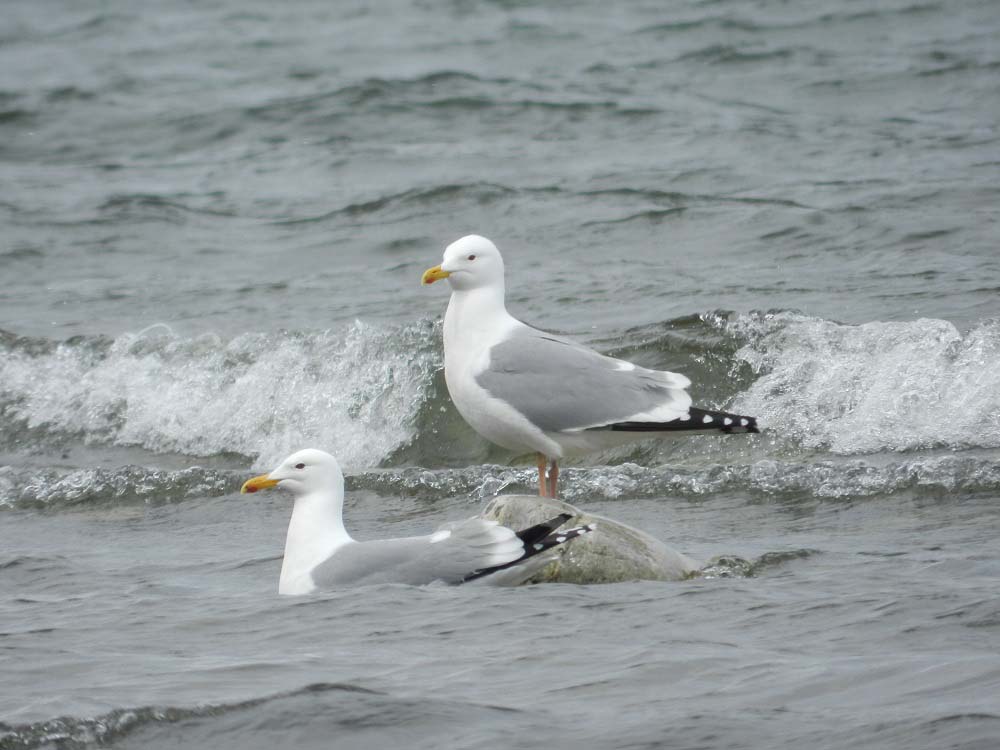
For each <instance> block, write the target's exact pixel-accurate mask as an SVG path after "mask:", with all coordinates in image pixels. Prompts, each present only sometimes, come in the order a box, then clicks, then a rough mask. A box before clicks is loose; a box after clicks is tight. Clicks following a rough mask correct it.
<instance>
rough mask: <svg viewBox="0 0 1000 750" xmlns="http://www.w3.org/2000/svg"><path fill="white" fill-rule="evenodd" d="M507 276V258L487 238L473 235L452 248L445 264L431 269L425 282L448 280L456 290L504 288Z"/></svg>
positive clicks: (425, 276)
mask: <svg viewBox="0 0 1000 750" xmlns="http://www.w3.org/2000/svg"><path fill="white" fill-rule="evenodd" d="M503 273H504V271H503V258H502V257H500V251H499V250H497V246H496V245H494V244H493V243H492V242H490V241H489V240H488V239H486V238H485V237H480V236H479V235H478V234H470V235H467V236H465V237H462V239H460V240H455V241H454V242H452V243H451V244H450V245H448V247H446V248H445V249H444V260H443V261H442V263H441V265H440V266H434V268H428V269H427V270H426V271H424V275H423V278H422V279H421V280H422V282H423V283H424V284H433V283H434V282H435V281H438V280H440V279H448V283H449V284H451V288H452V289H454V290H456V291H465V290H467V289H478V288H479V287H485V286H499V287H500V288H501V289H502V288H503Z"/></svg>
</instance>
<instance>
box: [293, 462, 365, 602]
mask: <svg viewBox="0 0 1000 750" xmlns="http://www.w3.org/2000/svg"><path fill="white" fill-rule="evenodd" d="M343 511H344V487H343V482H341V483H340V485H339V486H337V487H336V488H335V489H333V490H319V491H316V492H310V493H309V494H306V495H300V496H298V497H297V498H295V507H294V508H293V509H292V518H291V520H290V521H289V522H288V534H287V536H286V537H285V559H284V560H283V561H282V563H281V578H280V580H279V581H278V593H279V594H308V593H309V592H310V591H312V590H313V589H315V584H314V583H313V580H312V576H311V575H310V572H311V571H312V569H313V568H314V567H316V566H317V565H318V564H319V563H321V562H323V561H324V560H326V559H327V558H328V557H330V555H332V554H333V553H334V552H336V551H337V549H339V548H340V547H342V546H343V545H345V544H347V543H348V542H350V541H352V539H351V537H350V535H349V534H348V533H347V530H346V529H345V528H344V516H343Z"/></svg>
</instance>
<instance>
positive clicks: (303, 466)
mask: <svg viewBox="0 0 1000 750" xmlns="http://www.w3.org/2000/svg"><path fill="white" fill-rule="evenodd" d="M343 486H344V475H343V473H342V472H341V471H340V464H338V463H337V459H335V458H334V457H333V456H331V455H330V454H329V453H326V452H324V451H320V450H316V449H315V448H306V449H305V450H301V451H296V452H295V453H293V454H292V455H290V456H289V457H288V458H286V459H285V460H284V461H282V462H281V463H280V464H279V465H278V467H277V468H276V469H275V470H274V471H272V472H270V473H268V474H261V475H260V476H259V477H254V478H253V479H248V480H247V481H246V482H244V483H243V487H242V489H240V492H242V493H246V492H257V490H266V489H270V488H271V487H281V488H282V489H286V490H290V491H291V492H292V493H293V494H295V495H296V496H297V495H307V494H309V493H311V492H316V491H319V490H333V491H338V490H339V491H341V492H342V491H343Z"/></svg>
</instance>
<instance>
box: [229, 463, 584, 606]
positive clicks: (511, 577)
mask: <svg viewBox="0 0 1000 750" xmlns="http://www.w3.org/2000/svg"><path fill="white" fill-rule="evenodd" d="M272 487H280V488H282V489H285V490H289V491H290V492H291V493H292V495H293V496H294V505H293V507H292V517H291V519H290V520H289V523H288V532H287V534H286V537H285V554H284V558H283V559H282V563H281V575H280V578H279V580H278V593H279V594H287V595H298V594H309V593H312V592H314V591H317V590H319V589H324V588H333V587H336V586H342V585H352V584H367V583H408V584H412V585H422V584H425V583H431V582H433V581H444V582H446V583H464V582H466V581H472V580H478V579H482V580H484V581H488V582H493V583H502V584H516V583H521V582H523V581H524V580H527V579H528V578H530V577H531V575H532V574H533V573H534V572H535V571H536V570H538V568H539V567H541V566H542V565H544V564H545V563H547V562H548V561H549V559H550V558H549V557H548V556H546V555H545V554H543V553H545V552H547V551H548V550H550V549H551V548H552V547H555V546H558V545H560V544H563V543H565V542H567V541H569V540H570V539H573V538H575V537H577V536H580V535H582V534H586V533H589V532H590V531H593V526H583V527H577V528H573V529H564V530H562V531H559V532H556V529H558V528H559V526H561V525H562V524H564V523H565V522H566V521H567V520H568V519H569V517H570V516H568V515H561V516H557V517H556V518H553V519H551V520H550V521H547V522H546V523H544V524H539V525H537V526H533V527H531V528H529V529H523V530H521V531H514V530H513V529H509V528H507V527H506V526H501V525H499V524H498V523H496V522H495V521H490V520H487V519H484V518H469V519H466V520H464V521H459V522H456V523H448V524H444V525H443V526H441V527H439V528H438V529H437V530H436V531H435V532H434V533H432V534H427V535H424V536H412V537H399V538H395V539H379V540H374V541H357V540H355V539H353V538H352V537H351V535H350V534H348V533H347V529H346V528H345V527H344V518H343V510H344V475H343V473H342V472H341V470H340V466H339V464H338V463H337V460H336V459H335V458H334V457H333V456H331V455H330V454H329V453H325V452H323V451H320V450H316V449H312V448H307V449H305V450H300V451H297V452H295V453H293V454H292V455H291V456H289V457H288V458H286V459H285V460H284V461H282V462H281V464H280V465H279V466H278V467H277V468H275V469H274V471H271V472H270V473H268V474H263V475H261V476H258V477H253V478H252V479H248V480H247V481H246V482H245V483H244V484H243V488H242V490H241V492H245V493H246V492H257V491H259V490H264V489H270V488H272Z"/></svg>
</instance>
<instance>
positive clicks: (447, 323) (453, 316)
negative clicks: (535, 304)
mask: <svg viewBox="0 0 1000 750" xmlns="http://www.w3.org/2000/svg"><path fill="white" fill-rule="evenodd" d="M515 325H518V322H517V321H516V320H515V319H514V318H512V317H511V316H510V314H509V313H508V312H507V306H506V304H505V303H504V285H503V282H501V283H499V284H493V285H490V286H481V287H477V288H475V289H455V290H453V291H452V293H451V300H450V301H449V302H448V311H447V312H446V313H445V315H444V347H445V358H446V360H447V357H448V350H449V349H451V348H452V347H451V346H449V345H450V344H457V342H458V341H459V337H461V340H463V341H464V342H476V341H479V342H482V343H484V344H486V345H492V343H493V341H495V339H496V337H497V335H498V334H500V333H501V332H503V331H506V330H507V329H509V328H511V327H512V326H515Z"/></svg>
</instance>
